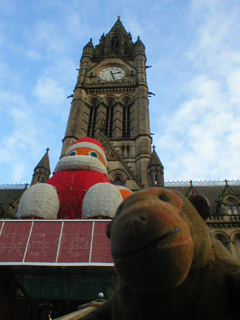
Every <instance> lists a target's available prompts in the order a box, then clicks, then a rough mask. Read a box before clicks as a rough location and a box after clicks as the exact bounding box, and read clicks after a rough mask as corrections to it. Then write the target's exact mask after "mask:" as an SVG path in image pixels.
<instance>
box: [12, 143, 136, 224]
mask: <svg viewBox="0 0 240 320" xmlns="http://www.w3.org/2000/svg"><path fill="white" fill-rule="evenodd" d="M97 184H104V187H102V185H100V186H99V187H97V186H96V185H97ZM93 186H96V187H95V188H94V190H91V191H90V190H89V189H90V188H91V187H93ZM50 187H51V188H53V189H54V190H56V191H57V198H58V199H59V202H60V207H59V210H58V212H57V217H58V218H60V219H81V218H82V205H83V200H84V197H85V195H86V193H88V190H89V192H91V196H88V197H87V199H86V201H85V207H84V208H85V211H86V213H85V216H84V218H87V219H90V218H96V217H103V218H106V217H107V218H112V217H113V214H114V213H115V211H116V208H117V207H118V206H119V204H120V203H121V201H122V200H123V198H122V196H121V192H120V191H119V190H118V188H117V187H115V186H114V185H111V184H110V181H109V179H108V176H107V159H106V155H105V152H104V149H103V147H102V145H101V144H100V143H99V142H98V141H97V140H95V139H92V138H87V137H86V138H82V139H80V140H78V141H77V142H75V143H74V144H73V145H72V146H71V147H70V149H69V150H68V152H67V154H66V157H63V158H62V159H60V160H59V161H58V163H57V165H56V168H55V170H54V174H53V176H52V177H51V178H50V179H49V180H48V182H47V184H37V185H34V186H32V187H31V188H30V189H29V190H28V191H27V192H26V197H25V198H26V199H25V201H24V202H22V200H21V201H20V205H19V207H20V209H21V210H20V211H19V210H18V214H17V217H18V218H26V217H29V216H34V217H38V218H41V217H42V218H47V219H54V218H56V213H55V214H53V213H50V211H49V215H48V214H45V213H44V215H43V214H42V213H43V212H48V210H47V208H45V209H43V207H45V205H46V202H49V201H50V202H51V198H52V195H50V194H48V192H49V190H50ZM32 188H35V189H36V190H38V189H39V188H41V190H45V191H44V192H42V194H40V192H37V193H36V197H32V196H29V193H31V192H32ZM129 191H130V190H129ZM130 192H131V191H130ZM47 198H49V199H50V200H46V199H47ZM99 199H102V204H103V205H102V206H99V202H98V201H99ZM103 199H104V203H103ZM53 200H54V201H55V198H54V197H53ZM95 201H97V203H95V204H94V202H95ZM39 203H40V204H41V205H39ZM96 204H97V205H96ZM32 208H34V210H33V209H32ZM89 208H91V210H92V211H89ZM31 210H32V212H31ZM44 210H45V211H44Z"/></svg>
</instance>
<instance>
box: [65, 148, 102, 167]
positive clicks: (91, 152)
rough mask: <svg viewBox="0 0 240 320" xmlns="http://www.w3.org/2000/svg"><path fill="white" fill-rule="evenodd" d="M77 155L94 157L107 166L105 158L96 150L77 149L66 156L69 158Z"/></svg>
mask: <svg viewBox="0 0 240 320" xmlns="http://www.w3.org/2000/svg"><path fill="white" fill-rule="evenodd" d="M76 155H79V156H89V157H94V158H96V159H98V160H99V161H100V162H101V163H102V164H103V165H104V166H105V162H104V159H103V157H102V156H101V155H100V153H99V152H97V151H96V150H93V149H90V148H76V149H74V150H71V151H70V152H69V153H68V154H67V155H66V156H67V157H69V156H76Z"/></svg>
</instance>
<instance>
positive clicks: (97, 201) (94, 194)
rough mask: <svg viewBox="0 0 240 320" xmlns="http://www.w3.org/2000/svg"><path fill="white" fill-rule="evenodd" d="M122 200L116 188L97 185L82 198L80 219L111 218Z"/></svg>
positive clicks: (110, 185)
mask: <svg viewBox="0 0 240 320" xmlns="http://www.w3.org/2000/svg"><path fill="white" fill-rule="evenodd" d="M122 200H123V198H122V195H121V193H120V192H119V190H118V188H116V187H115V186H114V185H113V184H110V183H97V184H95V185H94V186H92V187H91V188H89V190H88V191H87V193H86V194H85V196H84V199H83V205H82V218H83V219H93V218H96V217H102V218H113V216H114V215H115V212H116V210H117V208H118V206H119V205H120V203H121V202H122Z"/></svg>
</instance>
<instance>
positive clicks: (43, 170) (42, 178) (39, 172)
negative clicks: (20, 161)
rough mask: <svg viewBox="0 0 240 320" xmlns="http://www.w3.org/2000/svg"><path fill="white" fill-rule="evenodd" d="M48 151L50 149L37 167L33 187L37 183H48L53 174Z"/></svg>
mask: <svg viewBox="0 0 240 320" xmlns="http://www.w3.org/2000/svg"><path fill="white" fill-rule="evenodd" d="M48 151H49V148H47V149H46V153H45V154H44V156H43V157H42V159H41V160H40V161H39V163H38V164H37V166H36V167H35V169H34V173H33V177H32V182H31V185H34V184H37V183H46V182H47V181H48V179H49V176H50V174H51V169H50V162H49V156H48Z"/></svg>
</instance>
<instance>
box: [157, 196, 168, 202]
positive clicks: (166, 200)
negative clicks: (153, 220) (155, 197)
mask: <svg viewBox="0 0 240 320" xmlns="http://www.w3.org/2000/svg"><path fill="white" fill-rule="evenodd" d="M159 199H160V200H162V201H164V202H169V199H168V198H167V197H166V196H163V195H161V196H159Z"/></svg>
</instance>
